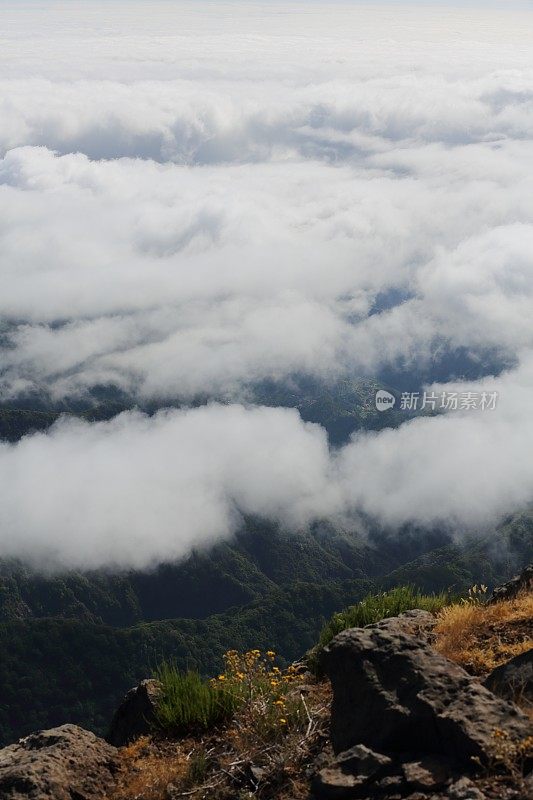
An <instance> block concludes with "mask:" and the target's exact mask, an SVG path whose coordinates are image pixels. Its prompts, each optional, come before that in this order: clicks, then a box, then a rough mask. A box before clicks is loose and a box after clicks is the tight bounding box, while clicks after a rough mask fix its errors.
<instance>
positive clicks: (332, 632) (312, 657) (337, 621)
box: [307, 586, 453, 675]
mask: <svg viewBox="0 0 533 800" xmlns="http://www.w3.org/2000/svg"><path fill="white" fill-rule="evenodd" d="M452 599H453V598H452V596H451V595H450V594H449V592H439V593H438V594H429V595H428V594H422V593H421V592H419V591H418V590H417V589H416V588H415V587H414V586H397V587H396V588H395V589H391V590H390V591H388V592H378V593H376V594H368V595H367V596H366V597H364V598H363V599H362V600H360V601H359V602H358V603H356V604H355V605H353V606H349V607H348V608H345V609H344V610H343V611H339V612H337V613H336V614H333V616H332V617H331V619H330V620H329V622H327V623H326V625H324V627H323V628H322V630H321V632H320V636H319V639H318V644H317V645H316V646H315V647H313V649H312V650H310V652H309V653H308V655H307V662H308V666H309V668H310V669H311V671H312V672H314V673H315V674H317V675H318V674H320V663H319V662H320V653H321V652H322V650H323V649H324V647H326V645H328V644H329V643H330V642H331V640H332V639H333V638H334V637H335V636H336V635H337V634H338V633H341V632H342V631H345V630H347V629H348V628H364V626H365V625H373V624H374V623H375V622H381V620H382V619H387V618H388V617H397V616H398V614H403V612H404V611H411V610H412V609H414V608H420V609H422V610H423V611H430V612H431V613H432V614H435V613H437V611H440V610H441V609H442V608H444V606H446V605H448V604H449V603H450V602H451V601H452Z"/></svg>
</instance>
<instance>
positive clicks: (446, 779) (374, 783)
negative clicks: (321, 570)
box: [313, 612, 532, 800]
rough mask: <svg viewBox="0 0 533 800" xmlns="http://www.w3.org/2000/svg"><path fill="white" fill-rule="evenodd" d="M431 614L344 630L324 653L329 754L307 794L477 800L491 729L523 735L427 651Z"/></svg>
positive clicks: (514, 717)
mask: <svg viewBox="0 0 533 800" xmlns="http://www.w3.org/2000/svg"><path fill="white" fill-rule="evenodd" d="M430 617H431V615H427V614H426V613H425V612H408V613H407V614H402V615H400V616H399V617H395V618H392V619H387V620H383V621H382V622H380V623H378V624H376V625H369V626H367V627H366V628H352V629H350V630H347V631H344V632H343V633H340V634H339V635H338V636H337V637H335V639H334V640H333V641H332V642H331V643H330V644H329V646H328V647H326V648H325V650H324V653H323V656H322V666H323V668H324V671H325V672H326V674H327V675H328V676H329V678H330V680H331V684H332V688H333V703H332V710H331V731H330V732H331V742H332V745H333V750H334V752H335V753H336V754H337V755H336V756H335V757H334V758H333V759H330V761H329V763H327V764H326V765H325V766H323V765H321V768H319V769H318V772H317V774H316V775H315V778H314V781H313V795H314V797H316V798H320V800H330V799H332V798H336V799H337V800H343V799H344V798H346V800H347V799H348V798H365V799H366V798H372V800H373V798H393V797H394V798H404V797H405V798H407V797H409V798H415V797H416V798H417V800H422V799H423V798H432V800H441V799H442V798H448V797H449V798H454V800H480V798H482V797H483V795H482V793H480V791H479V790H478V788H477V787H476V786H475V785H474V784H473V783H472V782H471V781H470V779H469V777H468V776H469V775H470V774H473V772H474V769H473V767H474V766H475V764H476V763H478V760H479V762H481V763H487V762H489V761H490V759H491V756H492V753H493V748H494V732H495V731H496V730H498V729H499V730H504V731H505V732H506V735H507V736H509V737H510V739H511V740H512V739H516V740H520V741H522V740H524V739H525V738H526V737H527V736H528V735H531V733H532V726H531V723H530V720H529V719H528V717H527V716H525V715H524V714H523V713H522V712H521V711H520V710H519V709H518V708H517V707H516V706H515V705H513V704H512V703H509V702H507V701H506V700H503V699H502V698H499V697H496V696H495V695H494V694H493V693H492V692H490V691H489V690H488V689H487V688H486V687H484V686H482V685H481V683H479V682H478V681H477V680H476V679H475V678H473V677H471V676H470V675H468V673H466V672H465V671H464V670H463V669H462V668H461V667H459V666H458V665H457V664H455V663H453V662H451V661H449V660H448V659H446V658H444V657H443V656H441V655H440V654H439V653H437V652H436V651H435V650H433V648H432V647H431V644H430V642H431V631H432V627H433V623H432V619H430Z"/></svg>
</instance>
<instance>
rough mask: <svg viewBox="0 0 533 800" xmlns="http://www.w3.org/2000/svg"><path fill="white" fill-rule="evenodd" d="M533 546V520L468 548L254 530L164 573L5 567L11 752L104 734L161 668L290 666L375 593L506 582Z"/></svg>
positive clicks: (1, 647)
mask: <svg viewBox="0 0 533 800" xmlns="http://www.w3.org/2000/svg"><path fill="white" fill-rule="evenodd" d="M532 541H533V516H532V515H528V514H522V515H518V516H516V517H515V518H513V519H512V520H509V521H507V522H506V523H505V525H503V526H502V527H501V529H500V531H499V532H498V533H497V534H494V533H491V534H490V535H488V536H487V537H485V539H476V540H473V541H470V542H467V543H466V544H464V545H462V546H458V545H445V546H444V545H443V539H442V537H440V538H439V537H434V539H433V541H431V540H430V539H429V538H428V536H427V535H426V534H424V536H420V535H417V534H416V532H410V531H403V532H402V533H401V540H400V538H398V539H393V538H391V539H386V538H382V539H380V538H378V536H377V535H376V536H374V537H371V538H369V540H367V541H364V540H361V539H360V538H358V537H357V535H356V534H354V533H350V532H342V531H341V532H338V531H331V530H327V529H324V527H320V528H319V529H317V530H315V531H311V532H302V533H299V534H298V535H292V536H291V535H284V534H282V533H280V532H279V531H277V530H275V529H273V528H272V527H271V526H266V525H262V524H259V523H257V522H255V521H248V522H247V526H246V530H245V531H243V532H242V533H241V534H239V536H238V537H236V539H235V540H234V541H233V542H232V543H231V544H227V543H226V544H222V545H219V546H218V547H216V548H214V549H213V550H212V551H210V552H209V553H202V554H199V553H196V554H193V555H192V556H191V557H190V558H189V559H187V561H185V562H183V563H181V564H174V565H166V566H163V567H160V568H159V569H158V570H155V571H154V572H151V573H144V574H141V573H136V572H127V573H122V574H120V575H108V574H105V573H93V574H84V575H82V574H79V573H70V574H66V575H56V576H42V575H37V574H35V573H32V572H31V571H30V570H29V569H28V568H25V567H22V566H21V565H20V564H15V563H6V562H4V564H2V563H0V652H1V654H2V655H1V658H0V744H4V743H8V742H11V741H14V740H15V739H17V738H18V737H20V736H24V735H26V734H28V733H30V732H31V731H33V730H37V729H39V728H48V727H52V726H54V725H60V724H62V723H64V722H73V723H76V724H79V725H81V726H83V727H85V728H89V729H91V730H94V731H96V732H98V733H100V734H102V733H105V732H106V730H107V727H108V725H109V722H110V720H111V717H112V714H113V712H114V710H115V708H116V707H117V705H118V703H119V702H120V700H121V698H122V697H123V695H124V693H125V692H126V691H127V690H128V689H129V688H131V686H133V685H135V684H136V683H137V682H138V681H139V680H142V679H143V678H146V677H147V676H148V675H150V674H152V673H153V670H154V667H155V665H156V664H158V663H160V662H161V661H162V660H167V661H171V662H173V663H175V664H176V666H177V667H178V668H179V669H181V670H184V671H186V670H188V669H190V670H196V671H197V672H198V673H199V674H200V675H202V676H212V675H217V674H218V673H219V672H220V670H221V669H222V668H223V655H224V653H225V652H226V651H227V650H229V649H231V648H236V649H237V650H239V651H246V650H250V649H252V648H256V647H258V648H260V649H261V650H262V651H266V650H268V649H270V648H272V649H273V650H275V651H276V652H277V653H278V654H279V657H280V662H279V663H280V666H283V664H284V663H285V664H286V663H287V662H291V661H293V660H296V659H298V658H301V656H302V654H303V653H305V652H306V651H307V650H309V649H310V648H312V647H313V646H314V645H315V644H316V642H317V640H318V638H319V634H320V631H321V630H322V629H323V627H324V626H325V624H326V622H327V620H328V619H329V618H330V617H331V616H332V615H333V614H335V612H338V611H339V610H340V609H342V608H346V607H347V606H353V605H354V604H357V603H358V601H360V600H362V599H363V598H364V597H365V596H367V595H368V594H369V593H373V594H375V593H378V592H380V591H381V592H383V591H386V590H389V589H392V588H394V587H395V586H403V585H406V584H412V585H413V586H415V587H416V589H417V591H420V592H422V593H423V594H431V593H432V592H440V591H452V592H453V593H462V592H465V591H466V590H467V589H468V588H469V587H470V586H472V585H473V584H475V583H487V584H489V586H493V585H495V584H497V583H502V582H503V581H505V580H506V579H507V578H509V577H511V576H512V575H513V574H515V573H516V572H517V571H518V570H519V569H520V568H521V565H522V564H526V563H529V562H530V561H531V560H532V559H533V548H532ZM497 542H499V544H500V547H498V548H496V547H495V545H496V543H497ZM498 554H501V558H500V560H498ZM193 614H194V615H195V617H196V618H192V617H193Z"/></svg>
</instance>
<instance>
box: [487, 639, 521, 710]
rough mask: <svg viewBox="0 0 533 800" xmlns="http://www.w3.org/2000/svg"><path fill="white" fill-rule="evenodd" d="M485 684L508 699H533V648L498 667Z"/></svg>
mask: <svg viewBox="0 0 533 800" xmlns="http://www.w3.org/2000/svg"><path fill="white" fill-rule="evenodd" d="M484 685H485V686H486V687H487V689H490V691H491V692H494V694H497V695H499V697H505V698H506V699H507V700H518V699H520V698H522V699H526V700H529V701H533V648H532V649H531V650H528V651H527V652H525V653H521V654H520V655H519V656H516V657H515V658H513V659H511V661H508V662H507V663H506V664H502V665H501V666H500V667H496V669H494V670H493V671H492V672H491V673H490V675H489V676H488V677H487V678H486V679H485V682H484Z"/></svg>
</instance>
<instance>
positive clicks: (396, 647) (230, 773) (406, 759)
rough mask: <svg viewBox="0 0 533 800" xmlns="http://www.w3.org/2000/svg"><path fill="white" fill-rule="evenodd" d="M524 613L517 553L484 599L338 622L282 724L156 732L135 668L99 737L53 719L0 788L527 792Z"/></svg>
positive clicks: (477, 798) (393, 798)
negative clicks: (296, 713) (293, 713)
mask: <svg viewBox="0 0 533 800" xmlns="http://www.w3.org/2000/svg"><path fill="white" fill-rule="evenodd" d="M532 620H533V569H531V568H530V569H529V570H526V571H524V573H523V574H522V576H521V578H520V579H517V580H516V581H514V582H512V583H510V584H509V585H507V586H506V587H500V589H498V590H497V591H496V592H495V594H494V596H493V598H492V600H491V601H489V602H478V601H476V600H475V598H474V600H472V602H467V603H464V604H458V605H456V606H452V607H450V608H448V609H444V611H443V612H442V613H441V614H440V615H438V616H437V618H436V617H434V616H432V615H431V614H429V613H428V612H424V611H416V610H415V611H411V612H407V613H405V614H402V615H400V616H399V617H394V618H391V619H386V620H383V621H382V622H379V623H377V624H375V625H370V626H367V627H365V628H351V629H349V630H346V631H344V632H342V633H340V634H339V635H338V636H337V637H335V639H334V640H333V641H332V642H331V643H330V645H328V647H326V648H325V650H324V651H323V653H322V654H321V656H320V667H321V673H322V674H323V675H322V677H321V678H320V679H318V678H316V677H314V676H313V675H311V674H310V673H309V672H307V671H306V667H305V664H298V665H294V667H293V668H292V673H291V675H292V678H291V680H292V683H291V686H290V689H289V691H288V693H287V703H290V702H291V698H297V701H298V703H299V708H300V710H301V714H300V722H299V724H298V725H294V726H293V727H291V726H290V725H287V728H286V729H280V730H278V729H274V728H273V727H272V726H270V727H268V726H266V725H262V724H261V722H262V721H261V720H260V719H258V718H257V714H256V716H255V717H254V716H253V715H252V714H251V712H250V710H249V709H246V707H245V708H243V710H242V711H240V712H239V713H238V714H236V715H235V717H234V718H233V719H232V720H231V721H230V722H228V723H226V724H225V725H221V726H219V727H217V728H215V729H213V730H210V731H207V732H204V733H203V734H202V735H196V736H190V735H189V736H182V737H179V738H174V739H171V738H168V737H167V738H165V737H162V736H161V735H158V734H156V733H154V732H153V723H154V716H155V708H156V706H157V702H158V685H157V683H155V682H153V681H145V682H143V683H142V684H141V685H140V686H139V687H136V689H134V690H132V691H131V692H130V693H129V694H128V696H127V697H126V698H125V701H124V703H123V704H122V706H121V707H120V708H119V709H118V710H117V713H116V715H115V718H114V720H113V723H112V726H111V730H110V734H109V737H108V739H109V743H108V742H104V741H103V740H102V739H98V738H97V737H96V736H94V735H93V734H91V733H89V732H87V731H84V730H82V729H80V728H77V727H76V726H73V725H64V726H62V727H60V728H56V729H53V730H50V731H44V732H40V733H37V734H33V735H32V736H29V737H27V738H26V739H23V740H21V741H20V742H19V743H17V744H14V745H11V746H10V747H7V748H4V750H1V751H0V798H1V800H175V798H185V797H191V798H193V799H194V800H196V799H197V800H200V799H201V798H211V799H212V800H244V799H245V798H258V799H261V798H263V800H269V799H272V800H304V798H305V799H306V800H307V799H308V798H314V799H315V800H330V799H331V800H336V799H337V798H338V800H344V799H346V800H350V799H351V798H354V800H355V799H356V798H358V799H359V800H527V799H528V798H529V799H530V800H531V798H533V772H532V770H533V724H532V720H533V713H532V708H533V649H532V648H533V630H532V628H533V623H532ZM465 667H466V669H465ZM488 667H490V670H489V669H488Z"/></svg>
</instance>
